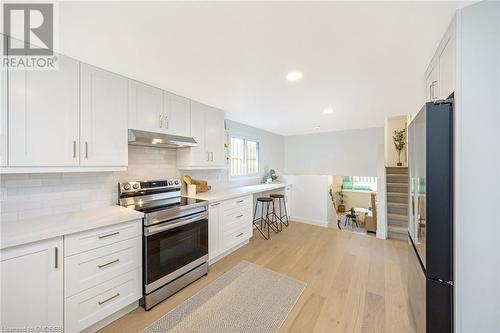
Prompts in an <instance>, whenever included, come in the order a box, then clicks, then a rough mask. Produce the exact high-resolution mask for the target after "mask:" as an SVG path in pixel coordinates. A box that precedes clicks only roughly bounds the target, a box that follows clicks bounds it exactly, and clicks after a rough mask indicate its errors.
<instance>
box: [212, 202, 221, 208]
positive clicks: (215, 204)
mask: <svg viewBox="0 0 500 333" xmlns="http://www.w3.org/2000/svg"><path fill="white" fill-rule="evenodd" d="M218 205H220V202H217V203H214V204H211V205H210V206H212V207H214V206H218Z"/></svg>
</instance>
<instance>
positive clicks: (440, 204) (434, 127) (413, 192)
mask: <svg viewBox="0 0 500 333" xmlns="http://www.w3.org/2000/svg"><path fill="white" fill-rule="evenodd" d="M408 168H409V170H408V172H409V182H410V184H409V205H410V213H409V223H408V242H409V245H410V246H409V247H410V248H409V252H408V253H409V257H408V296H409V302H410V308H411V312H412V315H413V319H414V322H415V326H416V329H417V332H429V333H430V332H453V100H452V99H449V100H446V101H441V102H430V103H426V104H425V105H424V107H423V108H422V109H421V110H420V111H419V112H418V114H417V115H416V116H415V118H414V119H413V120H412V121H411V123H410V124H409V126H408Z"/></svg>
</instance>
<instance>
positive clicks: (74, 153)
mask: <svg viewBox="0 0 500 333" xmlns="http://www.w3.org/2000/svg"><path fill="white" fill-rule="evenodd" d="M73 158H76V140H74V141H73Z"/></svg>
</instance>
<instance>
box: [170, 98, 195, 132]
mask: <svg viewBox="0 0 500 333" xmlns="http://www.w3.org/2000/svg"><path fill="white" fill-rule="evenodd" d="M164 96H165V104H164V105H165V115H164V117H165V132H166V133H168V134H173V135H180V136H190V134H191V133H190V132H191V126H190V121H191V101H190V100H189V99H187V98H185V97H182V96H177V95H175V94H172V93H169V92H167V91H165V92H164Z"/></svg>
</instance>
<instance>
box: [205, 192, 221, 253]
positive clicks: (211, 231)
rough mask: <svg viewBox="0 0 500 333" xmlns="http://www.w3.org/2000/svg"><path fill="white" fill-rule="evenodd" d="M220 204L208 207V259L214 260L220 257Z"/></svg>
mask: <svg viewBox="0 0 500 333" xmlns="http://www.w3.org/2000/svg"><path fill="white" fill-rule="evenodd" d="M220 204H221V203H220V202H216V203H213V204H210V206H209V207H208V259H209V260H213V259H214V258H215V257H217V256H218V255H219V252H220V248H221V244H220V235H219V234H220V232H221V230H220V223H221V221H220V220H221V209H220Z"/></svg>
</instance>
